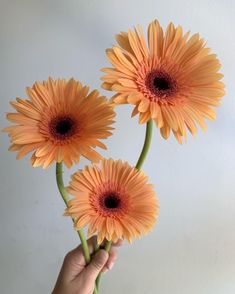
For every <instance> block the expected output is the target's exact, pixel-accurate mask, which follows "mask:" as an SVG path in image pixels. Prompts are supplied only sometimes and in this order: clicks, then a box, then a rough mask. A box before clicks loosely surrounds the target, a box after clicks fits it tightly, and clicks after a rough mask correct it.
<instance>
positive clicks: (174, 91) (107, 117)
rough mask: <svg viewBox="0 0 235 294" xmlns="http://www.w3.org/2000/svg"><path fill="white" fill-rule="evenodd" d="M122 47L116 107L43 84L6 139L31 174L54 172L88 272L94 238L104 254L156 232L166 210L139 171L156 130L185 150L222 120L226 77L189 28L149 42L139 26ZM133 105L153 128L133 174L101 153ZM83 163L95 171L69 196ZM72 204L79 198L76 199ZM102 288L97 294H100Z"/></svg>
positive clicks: (113, 52) (109, 86) (112, 74)
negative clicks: (121, 108)
mask: <svg viewBox="0 0 235 294" xmlns="http://www.w3.org/2000/svg"><path fill="white" fill-rule="evenodd" d="M116 39H117V42H118V44H117V45H115V46H113V47H112V48H110V49H107V51H106V52H107V56H108V59H109V61H110V62H111V64H112V67H111V68H104V69H103V70H102V71H103V72H104V73H105V75H104V76H103V77H102V80H103V84H102V87H103V88H104V89H106V90H109V91H113V92H114V95H113V97H112V98H111V100H108V99H106V98H105V97H103V96H100V94H99V92H98V91H97V90H94V91H91V92H89V88H88V87H87V86H83V85H82V84H81V83H80V82H79V81H75V80H74V79H70V80H64V79H58V80H54V79H52V78H49V79H48V80H47V81H44V82H43V83H40V82H36V83H35V84H34V85H33V86H32V87H31V88H27V94H28V99H21V98H17V99H16V101H13V102H11V105H12V106H13V107H14V108H15V110H16V112H13V113H8V114H7V118H8V120H10V121H11V122H13V123H14V125H12V126H9V127H7V128H5V129H4V131H5V132H7V133H8V134H9V136H10V138H11V143H12V144H11V146H10V148H9V149H10V150H11V151H17V152H18V154H17V158H18V159H20V158H22V157H24V156H25V155H27V154H28V153H31V152H32V153H33V154H32V156H31V164H32V166H33V167H37V166H42V167H43V168H47V167H49V166H51V165H52V164H53V163H56V179H57V185H58V188H59V191H60V194H61V196H62V197H63V200H64V202H65V204H66V207H67V208H66V210H65V215H67V216H71V217H72V219H73V222H74V227H75V229H76V230H77V231H78V234H79V237H80V239H81V243H82V246H83V251H84V256H85V260H86V262H87V263H89V262H90V260H91V256H90V254H89V250H88V246H87V242H86V237H85V234H84V232H83V229H84V227H86V226H88V236H92V235H97V238H96V239H97V240H96V251H98V250H99V247H100V244H102V243H104V242H105V249H106V250H107V251H108V250H109V248H110V246H111V243H112V242H117V240H118V239H126V240H128V241H129V242H132V240H133V239H134V238H136V237H140V236H142V235H144V234H147V233H148V232H149V231H150V230H151V229H152V228H153V226H154V224H155V223H156V220H157V217H158V214H159V202H158V199H157V197H156V193H155V191H154V187H153V185H151V184H149V183H148V177H147V176H146V175H145V174H144V173H143V172H142V171H141V167H142V164H143V162H144V160H145V158H146V155H147V152H148V150H149V147H150V142H151V137H152V132H153V125H154V124H155V125H156V127H157V128H158V129H159V130H160V133H161V135H162V136H163V138H165V139H167V138H168V137H169V135H170V133H171V132H172V133H173V135H174V136H175V138H176V139H177V141H178V142H179V143H183V140H184V138H186V135H187V130H188V131H189V132H190V133H192V135H195V134H196V132H197V125H199V126H200V127H201V128H202V129H205V128H206V125H205V119H210V120H212V119H215V112H214V109H213V107H215V106H218V105H219V103H220V99H221V97H222V96H223V95H224V85H223V83H222V81H221V79H222V77H223V75H222V74H221V73H219V69H220V67H221V65H220V63H219V60H218V59H217V57H216V55H215V54H213V53H211V50H210V49H209V48H207V47H206V45H205V41H204V40H203V39H202V38H200V36H199V35H198V34H195V35H193V36H192V37H190V34H189V32H188V33H186V34H184V33H183V30H182V28H181V26H178V27H175V26H174V25H173V24H172V23H171V24H169V26H168V27H167V29H166V31H165V32H164V31H163V29H162V27H161V26H160V24H159V23H158V21H156V20H155V21H153V22H152V23H150V25H149V27H148V37H147V42H146V38H145V35H144V32H143V30H142V28H141V27H140V26H138V27H137V28H135V29H134V30H129V31H128V32H122V33H120V34H118V35H117V36H116ZM118 104H132V105H133V106H134V108H133V112H132V116H135V115H137V114H138V115H139V123H140V124H146V134H145V139H144V144H143V149H142V151H141V153H140V157H139V159H138V160H137V163H136V165H135V166H134V167H132V166H130V165H129V164H128V163H127V162H124V161H122V160H114V159H112V158H110V159H104V158H102V156H101V155H100V154H99V153H98V152H97V151H96V147H100V148H103V149H106V146H105V144H104V143H103V142H102V141H101V140H103V139H107V138H108V137H110V136H111V135H112V130H113V127H112V123H113V122H114V118H115V111H114V109H115V106H116V105H118ZM81 156H83V157H85V158H87V159H88V160H90V161H91V162H92V164H91V165H90V166H87V167H85V168H84V169H83V170H78V171H77V172H76V173H75V174H73V175H72V177H71V182H70V183H69V186H68V187H67V188H65V186H64V182H63V166H62V165H63V164H65V165H66V166H67V167H68V168H70V167H71V166H72V165H73V164H77V163H79V160H80V157H81ZM69 194H70V195H72V196H73V197H70V196H69ZM99 280H100V277H99V278H98V279H97V283H96V287H95V289H94V293H98V291H99Z"/></svg>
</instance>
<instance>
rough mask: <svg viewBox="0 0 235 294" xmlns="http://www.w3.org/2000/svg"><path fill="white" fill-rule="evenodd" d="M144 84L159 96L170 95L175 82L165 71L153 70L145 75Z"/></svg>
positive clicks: (174, 89)
mask: <svg viewBox="0 0 235 294" xmlns="http://www.w3.org/2000/svg"><path fill="white" fill-rule="evenodd" d="M145 84H146V86H147V88H148V89H149V90H150V91H151V92H152V93H153V94H154V95H157V96H160V97H163V96H164V97H166V96H170V95H172V94H173V93H175V91H176V82H175V80H174V79H173V77H172V76H171V75H170V74H168V73H167V72H164V71H161V70H154V71H152V72H150V73H149V74H148V75H147V76H146V80H145Z"/></svg>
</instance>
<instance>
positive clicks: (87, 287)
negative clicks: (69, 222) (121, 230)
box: [52, 236, 122, 294]
mask: <svg viewBox="0 0 235 294" xmlns="http://www.w3.org/2000/svg"><path fill="white" fill-rule="evenodd" d="M95 240H96V236H93V237H91V238H90V239H89V240H88V241H87V243H88V247H89V251H90V254H91V255H92V254H93V253H94V251H95V250H94V248H95ZM121 243H122V240H119V241H118V242H117V243H115V244H112V247H111V249H110V251H109V253H107V252H106V251H105V250H103V249H101V250H100V251H99V252H98V253H96V254H95V255H94V256H93V257H92V260H91V262H90V263H89V264H88V265H86V262H85V259H84V255H83V251H82V246H81V245H79V246H78V247H77V248H75V249H74V250H72V251H70V252H69V253H68V254H67V255H66V256H65V258H64V262H63V265H62V268H61V270H60V273H59V276H58V279H57V282H56V285H55V288H54V290H53V292H52V294H92V293H93V291H94V287H95V280H96V278H97V276H98V274H99V273H100V272H106V271H108V270H111V269H112V267H113V265H114V263H115V261H116V259H117V249H116V247H118V246H120V245H121Z"/></svg>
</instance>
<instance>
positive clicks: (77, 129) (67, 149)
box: [4, 78, 115, 168]
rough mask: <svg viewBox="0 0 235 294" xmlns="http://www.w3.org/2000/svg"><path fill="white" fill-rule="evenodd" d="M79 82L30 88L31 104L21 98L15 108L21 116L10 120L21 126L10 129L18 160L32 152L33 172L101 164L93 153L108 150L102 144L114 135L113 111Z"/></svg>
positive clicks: (11, 116)
mask: <svg viewBox="0 0 235 294" xmlns="http://www.w3.org/2000/svg"><path fill="white" fill-rule="evenodd" d="M88 92H89V88H88V87H86V86H82V84H81V83H80V82H78V81H75V80H74V79H70V80H69V81H66V80H64V79H61V80H53V79H51V78H49V80H48V81H44V82H43V83H39V82H36V83H35V84H34V85H33V86H32V88H27V93H28V96H29V100H23V99H20V98H17V99H16V101H13V102H11V105H12V106H13V107H14V108H15V109H16V111H17V112H16V113H8V114H7V118H8V120H10V121H12V122H13V123H15V124H16V125H13V126H10V127H7V128H5V129H4V131H5V132H7V133H9V136H10V137H11V141H12V145H11V146H10V148H9V150H11V151H18V155H17V159H19V158H22V157H23V156H25V155H26V154H28V153H29V152H31V151H33V152H34V153H33V155H32V157H31V162H32V165H33V166H34V167H36V166H43V167H44V168H47V167H48V166H49V165H50V164H52V163H53V162H54V161H56V162H61V161H63V162H64V163H65V165H66V166H67V167H71V166H72V164H73V163H76V162H78V161H79V159H80V156H81V155H82V156H84V157H86V158H87V159H89V160H91V161H94V162H97V161H99V160H100V159H101V158H102V157H101V155H100V154H99V153H97V152H96V151H95V150H94V148H95V147H96V146H98V147H101V148H103V149H106V146H105V145H104V144H103V143H102V142H100V139H105V138H107V137H109V136H110V135H111V134H112V133H111V132H110V130H112V127H111V124H112V123H113V118H114V116H115V113H114V111H113V107H112V106H111V104H110V103H109V102H108V101H107V100H106V98H105V97H102V96H99V92H98V91H97V90H94V91H92V92H90V93H89V94H88Z"/></svg>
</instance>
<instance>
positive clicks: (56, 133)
mask: <svg viewBox="0 0 235 294" xmlns="http://www.w3.org/2000/svg"><path fill="white" fill-rule="evenodd" d="M75 126H76V124H75V121H74V120H73V119H72V118H70V117H66V116H63V117H56V118H54V119H52V120H51V122H50V124H49V130H50V133H51V135H52V136H53V137H54V138H55V139H62V140H63V139H67V138H68V137H71V136H72V135H73V134H74V133H75Z"/></svg>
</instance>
